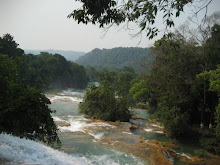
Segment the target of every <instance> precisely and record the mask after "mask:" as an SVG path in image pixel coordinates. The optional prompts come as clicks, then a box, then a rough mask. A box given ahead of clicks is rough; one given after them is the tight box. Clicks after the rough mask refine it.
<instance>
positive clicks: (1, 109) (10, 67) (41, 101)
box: [0, 55, 60, 145]
mask: <svg viewBox="0 0 220 165" xmlns="http://www.w3.org/2000/svg"><path fill="white" fill-rule="evenodd" d="M19 61H20V60H17V59H16V58H15V59H12V58H9V57H8V56H7V55H0V70H1V73H0V85H1V88H0V133H1V132H6V133H11V134H13V135H16V136H20V137H27V138H30V139H38V140H40V141H43V142H47V143H48V144H51V145H54V144H57V143H58V144H59V143H60V141H59V138H58V136H57V126H56V125H55V123H54V121H53V118H52V117H51V113H52V111H51V110H50V109H49V108H48V104H50V101H49V100H48V99H47V98H46V97H45V96H44V95H43V94H41V93H40V91H38V90H36V89H35V88H32V87H29V86H24V85H23V84H21V83H20V82H19V79H18V76H19V75H20V72H19V65H18V62H19Z"/></svg>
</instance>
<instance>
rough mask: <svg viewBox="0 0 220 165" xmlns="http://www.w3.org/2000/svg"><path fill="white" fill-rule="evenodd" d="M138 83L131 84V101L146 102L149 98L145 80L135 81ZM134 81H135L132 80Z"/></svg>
mask: <svg viewBox="0 0 220 165" xmlns="http://www.w3.org/2000/svg"><path fill="white" fill-rule="evenodd" d="M137 80H138V82H136V83H134V84H132V87H131V89H130V90H129V93H131V94H133V99H134V100H135V101H139V102H146V101H147V100H148V98H149V89H148V88H147V82H146V80H144V79H142V80H140V78H139V79H137ZM134 81H136V80H134Z"/></svg>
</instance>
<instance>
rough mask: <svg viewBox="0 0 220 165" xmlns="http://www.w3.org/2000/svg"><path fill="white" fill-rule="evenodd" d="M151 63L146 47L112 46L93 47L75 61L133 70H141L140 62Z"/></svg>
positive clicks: (110, 68)
mask: <svg viewBox="0 0 220 165" xmlns="http://www.w3.org/2000/svg"><path fill="white" fill-rule="evenodd" d="M143 61H144V62H145V64H151V63H152V62H153V57H152V56H151V55H150V50H149V49H148V48H137V47H129V48H123V47H118V48H113V49H102V50H101V49H98V48H96V49H94V50H92V51H91V52H89V53H87V54H85V55H83V56H81V57H79V59H78V60H76V61H75V62H76V63H78V64H80V65H83V66H90V67H94V68H99V69H104V68H106V69H108V70H110V71H112V70H119V69H122V68H124V67H132V68H133V69H134V70H135V71H141V70H143V67H141V65H140V63H141V62H143Z"/></svg>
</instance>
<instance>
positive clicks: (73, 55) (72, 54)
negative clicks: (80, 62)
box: [24, 49, 85, 61]
mask: <svg viewBox="0 0 220 165" xmlns="http://www.w3.org/2000/svg"><path fill="white" fill-rule="evenodd" d="M24 52H25V54H33V55H38V54H40V52H48V53H51V54H60V55H62V56H63V57H65V58H66V59H67V60H68V61H75V60H77V59H78V58H79V57H80V56H82V55H84V54H85V53H84V52H76V51H68V50H54V49H47V50H30V49H26V50H24Z"/></svg>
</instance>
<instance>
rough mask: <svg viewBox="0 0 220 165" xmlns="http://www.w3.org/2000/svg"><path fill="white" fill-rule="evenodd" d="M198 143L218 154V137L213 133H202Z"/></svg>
mask: <svg viewBox="0 0 220 165" xmlns="http://www.w3.org/2000/svg"><path fill="white" fill-rule="evenodd" d="M200 144H201V145H202V147H203V148H204V149H206V150H207V151H209V152H212V153H214V154H218V155H220V139H219V138H216V136H215V134H211V133H209V134H204V135H203V136H202V137H201V139H200Z"/></svg>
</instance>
